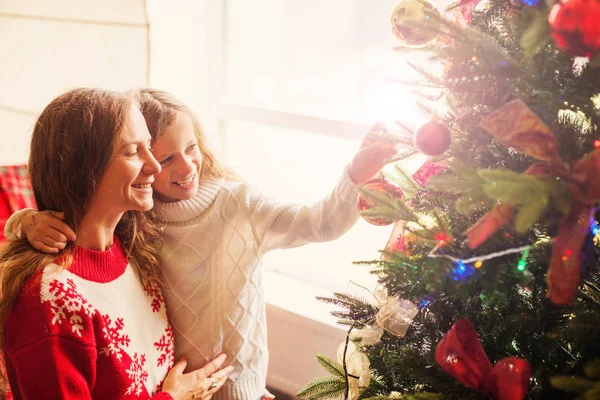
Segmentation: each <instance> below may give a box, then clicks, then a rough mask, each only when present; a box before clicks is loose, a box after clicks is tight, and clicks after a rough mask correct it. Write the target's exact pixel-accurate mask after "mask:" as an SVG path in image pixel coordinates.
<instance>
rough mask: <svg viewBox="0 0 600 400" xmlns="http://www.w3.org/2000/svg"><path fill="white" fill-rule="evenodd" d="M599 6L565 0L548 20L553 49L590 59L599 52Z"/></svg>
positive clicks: (591, 0) (592, 0) (591, 1)
mask: <svg viewBox="0 0 600 400" xmlns="http://www.w3.org/2000/svg"><path fill="white" fill-rule="evenodd" d="M599 21H600V2H599V1H596V0H566V1H562V2H560V3H558V4H555V5H554V7H552V10H551V11H550V15H549V16H548V22H549V23H550V27H551V28H552V38H553V39H554V42H555V43H556V47H558V48H559V49H561V50H562V51H564V52H565V53H567V54H569V55H571V56H582V57H591V56H592V55H594V54H595V53H597V52H598V51H599V50H600V23H599Z"/></svg>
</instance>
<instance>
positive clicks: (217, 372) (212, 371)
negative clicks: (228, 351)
mask: <svg viewBox="0 0 600 400" xmlns="http://www.w3.org/2000/svg"><path fill="white" fill-rule="evenodd" d="M226 358H227V356H226V355H225V354H221V355H219V356H218V357H216V358H215V359H214V360H212V361H211V362H209V363H208V364H206V365H205V366H204V367H202V368H200V369H197V370H195V371H192V372H188V373H187V374H184V373H183V371H184V370H185V367H186V365H187V361H185V360H179V361H178V362H177V363H176V364H175V365H174V366H173V368H171V370H170V371H169V373H168V374H167V377H166V378H165V381H164V382H163V386H162V391H163V392H165V393H169V394H170V395H171V396H172V397H173V399H174V400H191V399H204V400H208V399H210V398H211V397H212V395H213V394H215V392H216V391H217V390H219V389H220V388H221V386H223V384H224V383H225V381H227V377H228V376H229V374H231V371H233V367H232V366H228V367H225V368H223V369H220V368H221V366H222V365H223V363H224V362H225V359H226Z"/></svg>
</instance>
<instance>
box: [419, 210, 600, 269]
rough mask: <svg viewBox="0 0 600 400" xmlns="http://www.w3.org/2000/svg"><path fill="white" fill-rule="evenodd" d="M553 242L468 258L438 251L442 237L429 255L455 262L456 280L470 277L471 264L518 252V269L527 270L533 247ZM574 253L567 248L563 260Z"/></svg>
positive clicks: (595, 229) (595, 230) (595, 227)
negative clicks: (519, 254)
mask: <svg viewBox="0 0 600 400" xmlns="http://www.w3.org/2000/svg"><path fill="white" fill-rule="evenodd" d="M590 233H591V234H592V235H593V236H594V237H596V236H597V235H598V234H599V233H600V226H599V225H598V222H596V221H593V222H592V224H591V226H590ZM553 243H554V240H548V241H544V242H541V243H539V244H537V245H526V246H520V247H514V248H510V249H505V250H502V251H497V252H494V253H490V254H485V255H479V256H475V257H471V258H467V259H461V258H458V257H454V256H451V255H449V254H443V253H438V251H439V250H440V248H442V247H443V246H444V245H445V244H446V242H445V240H443V239H441V238H440V240H438V244H437V245H436V246H435V247H434V248H433V249H431V251H430V252H429V254H428V255H427V256H428V257H430V258H445V259H447V260H450V261H452V262H453V263H454V264H455V265H454V269H453V270H452V277H453V279H454V280H460V279H464V278H466V277H468V276H469V275H471V273H472V272H473V271H472V270H470V269H469V268H468V267H469V264H473V267H475V268H476V269H479V268H481V266H482V265H483V262H484V261H488V260H492V259H494V258H498V257H504V256H507V255H510V254H518V253H521V257H520V258H519V261H518V262H517V266H516V268H517V271H519V272H525V270H526V269H527V258H528V257H529V252H530V251H531V249H532V248H534V247H536V246H547V245H550V244H553ZM572 255H573V252H572V251H571V250H569V249H567V250H565V254H564V255H563V257H562V259H563V261H566V260H567V259H568V258H569V257H570V256H572Z"/></svg>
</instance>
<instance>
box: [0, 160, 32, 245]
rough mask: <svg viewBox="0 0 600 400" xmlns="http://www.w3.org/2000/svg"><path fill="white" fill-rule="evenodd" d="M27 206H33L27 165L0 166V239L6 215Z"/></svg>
mask: <svg viewBox="0 0 600 400" xmlns="http://www.w3.org/2000/svg"><path fill="white" fill-rule="evenodd" d="M27 207H32V208H35V200H34V199H33V191H32V190H31V182H30V181H29V178H28V176H27V166H26V165H13V166H5V167H0V240H4V225H6V220H8V217H10V216H11V214H12V213H14V212H16V211H19V210H21V209H23V208H27Z"/></svg>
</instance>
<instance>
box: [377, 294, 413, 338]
mask: <svg viewBox="0 0 600 400" xmlns="http://www.w3.org/2000/svg"><path fill="white" fill-rule="evenodd" d="M418 312H419V307H417V306H416V305H415V304H414V303H413V302H411V301H409V300H405V299H401V298H399V297H394V298H393V299H390V300H388V301H386V302H385V303H384V304H383V305H382V306H381V307H380V308H379V312H378V313H377V315H376V316H375V318H376V319H377V323H378V324H379V325H380V326H381V327H382V328H383V329H385V330H386V331H388V332H389V333H391V334H393V335H396V336H399V337H404V335H406V331H407V330H408V328H409V327H410V324H411V323H412V320H413V318H414V317H415V316H416V315H417V314H418Z"/></svg>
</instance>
